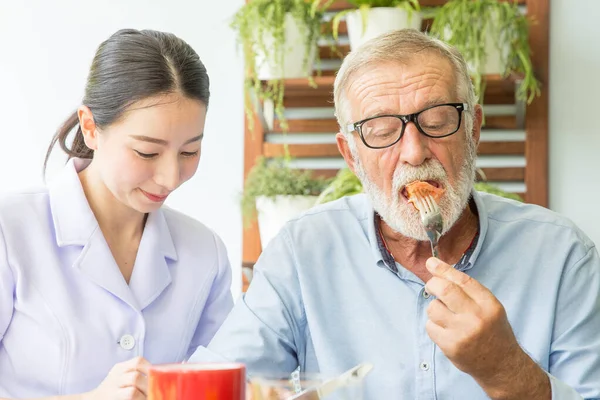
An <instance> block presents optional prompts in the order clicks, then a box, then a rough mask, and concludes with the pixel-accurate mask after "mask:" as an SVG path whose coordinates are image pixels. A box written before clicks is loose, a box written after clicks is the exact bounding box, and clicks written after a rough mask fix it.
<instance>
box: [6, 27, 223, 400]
mask: <svg viewBox="0 0 600 400" xmlns="http://www.w3.org/2000/svg"><path fill="white" fill-rule="evenodd" d="M208 99H209V79H208V75H207V73H206V69H205V67H204V65H203V64H202V62H201V61H200V59H199V57H198V55H197V54H196V53H195V52H194V50H193V49H192V48H191V47H190V46H189V45H188V44H186V43H185V42H184V41H182V40H181V39H179V38H177V37H175V36H174V35H172V34H169V33H162V32H156V31H137V30H121V31H119V32H117V33H115V34H114V35H112V36H111V37H110V38H109V39H108V40H106V41H105V42H104V43H102V44H101V45H100V47H99V48H98V51H97V53H96V56H95V58H94V60H93V63H92V66H91V69H90V72H89V76H88V80H87V86H86V90H85V96H84V98H83V104H82V105H81V106H80V107H79V108H78V109H77V110H76V112H74V113H73V115H71V117H70V118H69V119H68V120H67V121H66V122H65V124H64V125H63V126H62V128H61V129H60V130H59V131H58V133H57V134H56V136H55V137H54V139H53V141H52V143H51V145H50V148H49V149H48V154H50V151H51V150H52V147H53V146H54V145H55V144H56V143H57V142H58V143H59V145H60V146H61V147H62V148H63V150H65V151H66V152H67V153H68V154H69V157H70V160H69V162H68V163H67V165H66V167H65V169H64V170H63V171H62V172H61V173H60V175H59V176H58V177H56V178H55V179H53V180H52V181H51V183H50V184H49V186H48V187H46V188H43V189H40V190H33V191H28V192H26V193H20V194H13V195H8V196H4V197H2V199H0V397H4V398H9V399H21V398H40V397H42V398H48V397H51V396H52V399H56V398H58V399H83V400H88V399H90V400H92V399H93V400H113V399H115V400H116V399H119V400H121V399H123V400H125V399H144V398H145V397H146V390H147V389H146V388H147V384H146V377H145V371H146V367H147V366H148V364H149V363H153V364H154V363H166V362H181V361H184V360H186V359H187V357H188V356H189V355H191V353H192V352H193V351H194V350H195V348H196V347H197V346H199V345H206V344H208V342H209V340H210V339H211V337H212V336H213V334H214V333H215V331H216V330H217V328H218V327H219V325H220V324H221V322H222V321H223V319H224V318H225V316H226V314H227V313H228V312H229V311H230V309H231V307H232V298H231V292H230V284H231V271H230V266H229V262H228V259H227V254H226V250H225V247H224V245H223V243H222V241H221V240H220V239H219V237H217V235H216V234H215V233H214V232H212V231H211V230H210V229H208V228H207V227H205V226H204V225H202V224H201V223H199V222H197V221H195V220H193V219H192V218H190V217H187V216H185V215H183V214H181V213H178V212H176V211H174V210H171V209H169V208H168V207H166V206H164V205H163V202H164V201H165V199H166V198H167V196H168V195H169V194H170V193H171V192H173V191H174V190H175V189H177V188H178V187H179V186H180V185H181V184H183V183H184V182H185V181H187V180H188V179H190V178H191V177H192V176H193V175H194V173H195V172H196V169H197V167H198V161H199V159H200V152H201V144H202V137H203V135H204V121H205V117H206V110H207V106H208ZM72 131H74V132H75V136H74V138H73V139H72V144H71V145H70V146H69V145H68V143H71V140H70V138H69V135H70V133H71V132H72ZM47 159H48V156H46V161H47ZM64 395H67V396H64ZM55 396H58V397H55ZM63 396H64V397H63Z"/></svg>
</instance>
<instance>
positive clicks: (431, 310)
mask: <svg viewBox="0 0 600 400" xmlns="http://www.w3.org/2000/svg"><path fill="white" fill-rule="evenodd" d="M427 316H428V317H429V320H430V321H431V322H433V323H435V324H436V325H438V326H440V327H442V328H448V327H449V326H450V325H451V324H452V318H453V317H454V313H453V312H452V311H450V310H449V309H448V307H446V306H445V305H444V303H442V302H441V301H439V300H437V299H436V300H433V301H432V302H431V303H429V306H427Z"/></svg>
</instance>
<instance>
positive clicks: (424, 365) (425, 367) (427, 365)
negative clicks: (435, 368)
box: [419, 362, 429, 371]
mask: <svg viewBox="0 0 600 400" xmlns="http://www.w3.org/2000/svg"><path fill="white" fill-rule="evenodd" d="M419 368H421V370H422V371H429V364H428V363H426V362H422V363H421V364H419Z"/></svg>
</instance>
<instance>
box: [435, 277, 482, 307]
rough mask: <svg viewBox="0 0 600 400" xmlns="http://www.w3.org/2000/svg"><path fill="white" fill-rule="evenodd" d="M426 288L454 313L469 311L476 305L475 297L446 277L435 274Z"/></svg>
mask: <svg viewBox="0 0 600 400" xmlns="http://www.w3.org/2000/svg"><path fill="white" fill-rule="evenodd" d="M425 290H427V292H428V293H430V294H432V295H434V296H435V297H437V298H438V299H439V300H440V301H441V302H442V303H444V304H445V305H446V307H448V309H449V310H450V311H452V312H454V313H462V312H467V311H469V310H472V309H473V307H474V306H475V303H474V302H473V299H472V298H471V297H469V295H468V294H467V293H466V292H465V290H464V289H463V288H462V287H460V286H458V285H457V284H455V283H454V282H451V281H448V280H446V279H444V278H440V277H437V276H434V277H433V278H431V279H430V280H429V281H428V282H427V284H426V285H425Z"/></svg>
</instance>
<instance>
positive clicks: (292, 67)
mask: <svg viewBox="0 0 600 400" xmlns="http://www.w3.org/2000/svg"><path fill="white" fill-rule="evenodd" d="M332 1H333V0H329V1H327V2H324V3H323V2H321V1H320V0H252V1H249V2H248V3H246V4H245V5H244V6H242V7H241V8H240V9H239V10H238V12H237V13H236V14H235V16H234V18H233V21H232V23H231V27H232V28H233V29H234V30H235V31H236V32H237V37H238V42H239V43H240V45H241V47H242V49H243V53H244V61H245V65H246V78H247V79H246V89H247V90H248V89H251V90H252V91H253V92H254V93H255V94H256V97H257V100H266V101H268V102H271V103H272V108H273V111H274V114H275V115H277V117H278V118H279V119H280V120H281V121H282V126H284V127H285V126H286V125H285V119H284V116H283V95H284V83H283V79H288V78H303V77H304V78H306V77H308V78H310V77H311V76H312V74H313V65H314V63H315V62H318V58H319V54H318V51H317V39H318V38H319V36H320V32H321V23H322V19H323V15H324V12H325V10H326V9H327V7H328V6H329V4H330V3H331V2H332ZM247 106H249V107H252V105H251V104H247ZM247 109H248V108H247ZM249 110H250V109H249Z"/></svg>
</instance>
